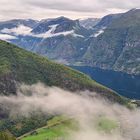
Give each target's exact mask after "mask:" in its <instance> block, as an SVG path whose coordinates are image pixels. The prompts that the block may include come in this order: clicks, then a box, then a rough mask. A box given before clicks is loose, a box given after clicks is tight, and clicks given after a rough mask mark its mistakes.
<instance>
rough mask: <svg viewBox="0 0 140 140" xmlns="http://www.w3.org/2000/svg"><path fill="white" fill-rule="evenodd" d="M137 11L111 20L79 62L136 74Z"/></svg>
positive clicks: (139, 70) (139, 67)
mask: <svg viewBox="0 0 140 140" xmlns="http://www.w3.org/2000/svg"><path fill="white" fill-rule="evenodd" d="M139 40H140V10H139V9H132V10H130V11H128V12H127V13H124V14H122V15H121V16H119V17H117V19H114V20H113V21H112V22H111V24H109V26H108V27H107V28H106V29H104V31H103V32H102V33H101V34H98V35H97V36H94V37H93V38H92V40H91V43H90V45H89V48H88V51H87V52H86V53H85V55H84V57H83V59H84V63H85V64H86V65H90V66H95V67H100V68H103V69H113V70H117V71H123V72H127V73H130V74H140V55H139V54H140V41H139Z"/></svg>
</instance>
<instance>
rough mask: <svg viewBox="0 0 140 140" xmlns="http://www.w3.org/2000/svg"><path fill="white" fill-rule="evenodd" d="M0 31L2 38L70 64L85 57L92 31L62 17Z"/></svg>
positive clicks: (77, 22)
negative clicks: (31, 25) (30, 25)
mask: <svg viewBox="0 0 140 140" xmlns="http://www.w3.org/2000/svg"><path fill="white" fill-rule="evenodd" d="M33 25H34V24H33ZM0 32H1V34H0V38H1V39H4V40H8V41H10V42H12V43H14V44H16V45H18V46H20V47H22V48H24V49H27V50H29V51H32V52H35V53H38V54H40V55H43V56H47V57H49V58H50V59H54V60H57V61H59V62H62V63H69V62H73V61H75V59H77V58H79V57H81V56H82V55H83V54H84V52H85V50H86V49H87V48H86V45H85V42H84V40H85V39H86V37H88V36H89V35H90V33H91V30H90V31H89V30H87V29H85V28H84V27H82V26H81V25H80V23H79V21H78V20H71V19H68V18H65V17H59V18H56V19H46V20H42V21H40V22H39V23H38V22H37V23H36V24H35V26H33V27H29V26H28V27H27V26H25V25H24V26H18V27H17V28H16V29H15V28H12V29H11V28H9V27H7V28H4V29H2V30H1V31H0Z"/></svg>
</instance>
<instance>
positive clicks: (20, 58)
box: [0, 41, 122, 100]
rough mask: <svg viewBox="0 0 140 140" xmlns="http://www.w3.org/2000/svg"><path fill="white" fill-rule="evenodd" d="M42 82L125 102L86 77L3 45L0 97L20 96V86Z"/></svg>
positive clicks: (1, 45) (42, 58)
mask: <svg viewBox="0 0 140 140" xmlns="http://www.w3.org/2000/svg"><path fill="white" fill-rule="evenodd" d="M39 81H40V82H43V83H45V84H46V85H48V86H58V87H61V88H64V89H68V90H72V91H75V90H86V89H88V90H91V91H96V92H98V93H100V94H101V95H102V94H103V95H105V96H107V97H109V98H110V99H115V100H122V99H121V97H119V96H118V95H116V93H114V92H113V91H111V90H109V89H107V88H105V87H103V86H101V85H99V84H98V83H96V82H95V81H93V80H91V79H90V78H89V77H88V76H86V75H84V74H83V73H80V72H78V71H75V70H72V69H70V68H68V67H66V66H63V65H60V64H56V63H53V62H51V61H49V60H48V59H46V58H45V57H41V56H38V55H36V54H33V53H30V52H27V51H25V50H23V49H20V48H18V47H16V46H14V45H11V44H9V43H7V42H4V41H0V93H1V94H9V93H12V94H16V85H17V84H18V83H25V84H34V83H37V82H39Z"/></svg>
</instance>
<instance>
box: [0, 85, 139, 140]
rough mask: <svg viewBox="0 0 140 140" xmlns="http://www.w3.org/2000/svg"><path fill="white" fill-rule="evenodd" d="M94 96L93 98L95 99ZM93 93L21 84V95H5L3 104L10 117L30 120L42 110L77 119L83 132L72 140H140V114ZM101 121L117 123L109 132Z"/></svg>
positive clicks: (0, 98) (78, 132)
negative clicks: (101, 128) (32, 114)
mask: <svg viewBox="0 0 140 140" xmlns="http://www.w3.org/2000/svg"><path fill="white" fill-rule="evenodd" d="M90 95H92V98H91V96H90ZM94 95H96V93H93V92H89V91H82V92H77V93H76V92H75V93H72V92H69V91H65V90H62V89H60V88H57V87H46V86H45V85H43V84H41V83H38V84H36V85H32V86H27V85H21V87H20V88H19V90H18V95H17V96H10V97H7V96H1V97H0V104H1V105H3V107H5V108H8V109H9V110H10V115H11V116H14V115H17V114H18V115H19V114H20V115H21V116H26V117H28V116H29V115H30V112H32V111H35V112H37V111H38V110H40V111H41V112H43V113H45V114H52V115H54V114H63V115H67V116H69V117H70V118H74V119H75V120H76V121H77V122H78V123H79V125H80V129H79V130H78V131H77V132H75V133H72V135H71V138H70V139H71V140H135V139H140V133H139V132H140V121H139V119H140V111H139V109H134V110H129V109H127V108H126V107H125V106H121V105H119V104H116V103H114V104H113V103H110V102H108V101H107V100H105V99H99V98H96V96H95V97H94ZM100 118H107V119H108V120H111V121H114V122H115V123H116V124H117V127H116V128H115V129H112V130H111V132H109V133H106V132H104V131H100V130H98V129H97V122H98V121H99V120H100Z"/></svg>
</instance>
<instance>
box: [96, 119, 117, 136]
mask: <svg viewBox="0 0 140 140" xmlns="http://www.w3.org/2000/svg"><path fill="white" fill-rule="evenodd" d="M118 127H119V125H118V123H117V121H115V120H112V119H109V118H106V117H100V118H99V119H98V120H97V129H98V130H99V131H103V132H105V133H111V132H112V131H113V130H116V129H117V128H118Z"/></svg>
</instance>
